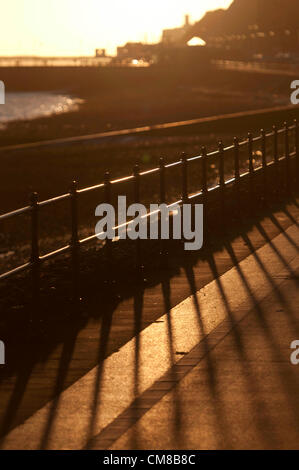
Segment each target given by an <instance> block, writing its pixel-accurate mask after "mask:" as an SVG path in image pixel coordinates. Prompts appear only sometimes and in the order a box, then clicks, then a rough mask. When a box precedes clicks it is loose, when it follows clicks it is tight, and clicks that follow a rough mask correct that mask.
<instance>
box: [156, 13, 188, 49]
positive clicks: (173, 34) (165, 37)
mask: <svg viewBox="0 0 299 470" xmlns="http://www.w3.org/2000/svg"><path fill="white" fill-rule="evenodd" d="M190 29H191V25H190V22H189V15H186V16H185V24H184V25H183V26H181V27H180V28H172V29H164V30H163V33H162V44H163V45H164V46H184V45H186V40H185V38H186V34H187V33H188V31H189V30H190Z"/></svg>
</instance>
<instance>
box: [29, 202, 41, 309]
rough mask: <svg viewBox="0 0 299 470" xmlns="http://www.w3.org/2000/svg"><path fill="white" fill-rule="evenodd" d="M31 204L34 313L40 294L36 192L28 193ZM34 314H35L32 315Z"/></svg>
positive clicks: (31, 260)
mask: <svg viewBox="0 0 299 470" xmlns="http://www.w3.org/2000/svg"><path fill="white" fill-rule="evenodd" d="M30 205H31V258H30V262H31V265H32V297H33V303H34V305H35V307H36V308H34V311H35V313H38V312H37V307H38V301H39V294H40V257H39V205H38V194H37V193H32V194H31V195H30ZM34 316H35V315H34Z"/></svg>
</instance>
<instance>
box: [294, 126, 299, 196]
mask: <svg viewBox="0 0 299 470" xmlns="http://www.w3.org/2000/svg"><path fill="white" fill-rule="evenodd" d="M294 124H295V151H296V156H295V159H296V162H295V168H296V170H295V171H296V188H297V191H298V189H299V128H298V121H297V119H295V120H294Z"/></svg>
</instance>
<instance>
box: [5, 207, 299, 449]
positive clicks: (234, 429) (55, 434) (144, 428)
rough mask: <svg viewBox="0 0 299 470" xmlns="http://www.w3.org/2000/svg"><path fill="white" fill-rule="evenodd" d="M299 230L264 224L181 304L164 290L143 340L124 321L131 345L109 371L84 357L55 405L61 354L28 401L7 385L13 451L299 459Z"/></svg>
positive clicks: (44, 368) (113, 358)
mask: <svg viewBox="0 0 299 470" xmlns="http://www.w3.org/2000/svg"><path fill="white" fill-rule="evenodd" d="M298 219H299V216H298V207H297V205H296V204H295V205H293V206H289V207H286V208H285V210H284V211H278V212H276V213H275V214H271V215H270V216H269V217H268V218H265V219H264V220H263V221H261V222H257V223H256V225H255V227H254V228H253V229H251V230H247V232H246V233H243V235H242V236H241V238H240V237H239V238H237V239H236V240H234V241H233V242H232V243H228V244H226V246H225V248H224V249H223V250H220V251H219V252H218V253H216V254H215V256H214V258H213V259H214V262H213V261H212V260H211V258H210V260H209V266H210V269H207V265H205V263H204V261H202V260H201V261H199V262H198V265H196V266H194V267H193V268H192V270H188V268H187V269H186V271H185V273H184V276H183V275H182V273H180V275H177V277H176V279H175V280H173V281H172V286H173V287H172V289H173V290H174V295H170V297H171V299H172V300H171V301H169V302H165V289H166V286H165V285H164V286H162V291H163V292H164V295H163V296H162V300H163V299H164V304H163V305H162V306H161V305H160V300H159V299H160V298H159V295H158V293H157V292H156V290H157V288H152V290H151V303H146V302H145V304H144V305H145V308H144V318H143V323H142V325H141V326H140V328H139V329H138V331H137V334H132V335H131V337H129V333H128V331H127V330H126V329H125V328H128V325H127V322H126V317H125V314H123V316H122V317H120V318H119V317H117V320H115V322H114V325H112V327H111V331H110V337H111V338H112V337H113V338H114V341H116V340H115V337H117V332H118V333H119V336H118V341H119V342H120V338H122V343H121V344H120V345H119V347H118V348H116V347H115V346H114V347H113V344H115V343H113V342H112V345H111V344H110V345H109V346H107V351H108V350H109V348H110V350H111V352H110V353H109V352H107V354H105V359H104V360H103V361H100V362H99V361H96V363H94V364H93V365H91V363H90V366H89V367H88V365H87V362H86V361H85V362H84V361H83V359H82V358H81V362H80V361H79V363H77V366H76V360H77V361H78V360H79V357H80V354H79V353H78V351H77V350H76V348H74V349H73V356H72V358H71V359H70V360H69V369H70V371H73V380H72V381H70V383H69V384H67V381H66V380H65V382H64V386H62V385H61V384H60V385H61V388H60V389H59V393H56V394H55V395H54V398H53V397H52V398H50V399H47V398H46V397H47V396H50V394H49V393H48V392H47V390H48V388H51V389H52V385H51V386H50V384H51V383H52V377H55V376H56V377H57V379H56V385H57V383H58V382H59V380H60V381H61V380H62V377H63V376H61V375H59V374H61V365H60V363H59V351H58V350H57V351H56V352H55V354H56V355H55V356H53V355H52V356H49V358H48V359H47V361H45V362H44V363H43V364H42V365H38V366H37V367H36V368H35V370H33V371H32V379H31V382H30V380H29V381H28V383H27V384H26V383H25V384H23V388H21V391H22V392H23V395H22V399H21V400H19V401H17V400H16V389H17V387H16V385H17V383H18V380H17V378H16V379H13V378H12V379H10V380H8V381H6V382H4V386H3V384H2V388H1V391H0V395H1V398H2V401H1V403H2V407H3V412H2V423H3V424H4V425H5V419H6V421H7V422H8V417H10V418H11V426H10V427H8V426H7V431H6V432H4V436H3V439H2V441H1V448H3V449H41V448H42V449H46V448H47V449H81V448H91V449H102V448H104V449H107V448H111V449H136V448H141V449H167V448H168V449H171V448H190V449H237V448H240V449H250V448H255V449H264V448H267V449H269V448H270V449H277V448H296V447H297V448H298V442H299V395H298V389H299V365H298V366H296V365H292V364H291V362H290V355H291V352H292V350H291V349H290V344H291V342H292V341H293V340H296V339H298V340H299V310H298V305H299V290H298V274H299V253H298V248H299V228H298V224H297V223H296V222H298ZM271 224H272V225H273V226H272V225H271ZM257 228H258V230H257ZM274 228H275V229H274ZM257 233H259V234H260V238H259V237H258V235H257ZM261 235H262V236H261ZM241 239H242V240H243V243H241ZM262 239H263V240H264V242H263V243H262V242H261V240H262ZM229 260H230V263H229ZM199 274H200V275H201V277H200V275H199ZM174 281H175V282H174ZM186 281H187V284H188V286H189V288H188V290H189V293H188V294H187V295H186V294H184V295H183V293H184V292H187V291H186V290H184V289H185V287H184V286H185V283H186ZM198 282H200V283H201V284H202V285H201V286H200V287H198ZM175 289H176V290H177V294H175ZM166 290H167V289H166ZM190 294H191V295H190ZM160 295H161V293H160ZM180 297H183V298H180ZM167 298H168V297H167ZM135 302H136V299H135ZM127 308H128V309H129V306H128V305H127ZM131 308H132V307H131ZM141 311H142V308H141ZM148 312H151V315H152V317H151V316H150V314H149V313H148ZM159 312H160V313H159ZM131 313H132V310H131ZM119 315H121V311H119ZM122 322H123V323H124V324H125V326H124V325H122ZM95 331H97V327H95V325H93V327H92V325H91V324H89V326H88V327H86V328H85V329H83V330H82V332H81V333H80V335H79V336H78V340H77V342H79V345H81V353H82V355H83V356H84V354H87V352H88V350H87V351H86V348H87V346H88V345H89V347H90V350H89V356H92V355H93V354H94V350H95V349H97V348H95V344H96V341H95ZM125 331H127V335H128V339H127V340H125V339H124V337H125ZM92 335H93V336H92ZM111 341H112V340H111ZM106 343H108V340H107V341H106ZM83 345H85V347H83ZM102 348H103V344H101V343H100V344H99V346H98V349H97V350H98V355H100V353H99V350H100V352H101V351H102ZM76 358H77V359H76ZM82 361H83V362H82ZM78 369H80V372H81V373H80V374H79V373H78ZM49 371H50V373H48V372H49ZM74 371H75V372H74ZM76 374H77V375H76ZM14 380H15V381H14ZM17 390H18V392H19V393H20V390H19V389H17ZM54 390H56V391H57V390H58V389H57V386H56V389H55V388H54ZM5 402H6V403H5ZM5 404H6V407H4V405H5ZM13 404H15V406H16V409H15V410H13V411H12V405H13ZM18 409H19V410H20V414H19V415H18V416H17V410H18ZM7 410H10V413H11V415H10V416H9V414H8V412H7ZM14 412H15V421H13V419H12V416H13V413H14ZM22 413H23V414H22ZM22 416H23V418H22ZM13 423H14V424H13ZM6 424H7V423H6Z"/></svg>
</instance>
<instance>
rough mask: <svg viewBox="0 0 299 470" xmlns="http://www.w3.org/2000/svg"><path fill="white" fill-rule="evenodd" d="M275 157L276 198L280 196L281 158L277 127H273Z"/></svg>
mask: <svg viewBox="0 0 299 470" xmlns="http://www.w3.org/2000/svg"><path fill="white" fill-rule="evenodd" d="M272 129H273V157H274V181H275V183H274V184H275V189H274V194H275V197H278V195H279V158H278V133H277V126H275V125H274V126H273V128H272Z"/></svg>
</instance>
